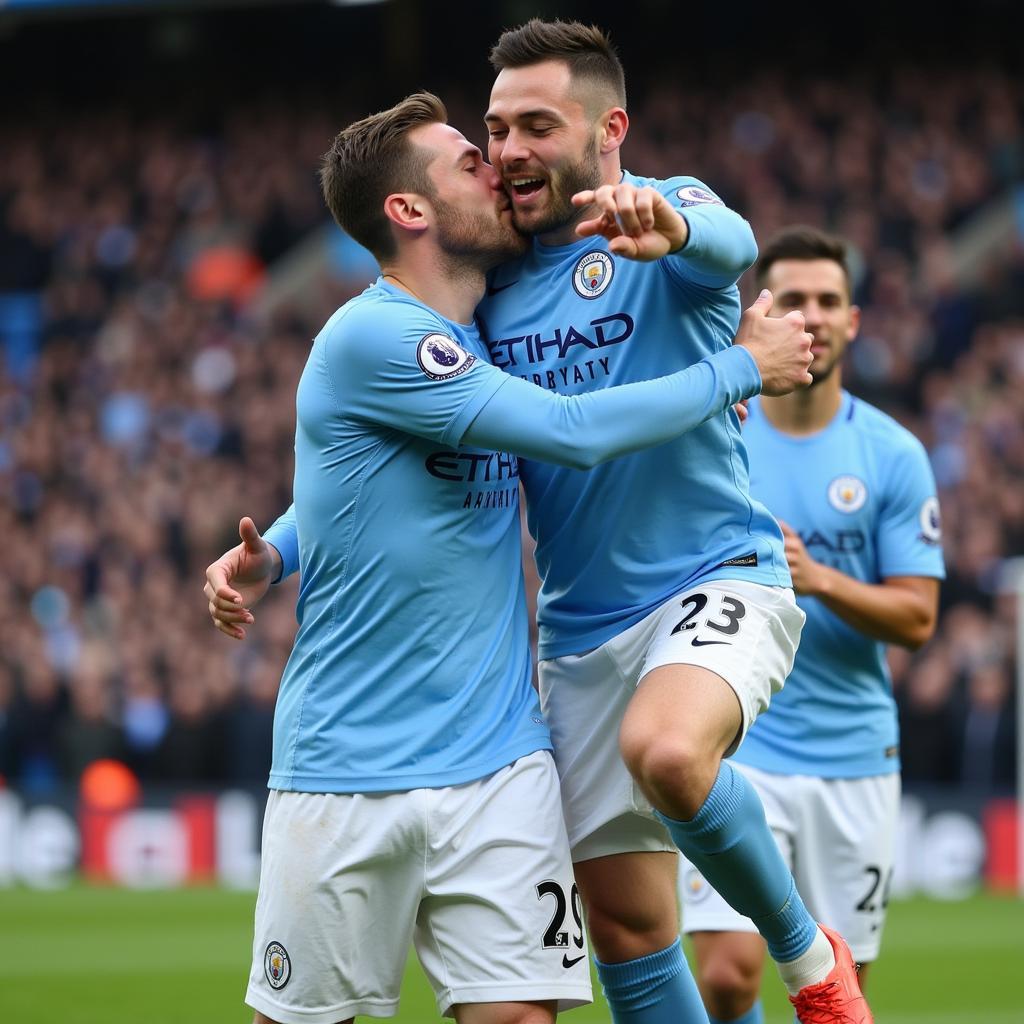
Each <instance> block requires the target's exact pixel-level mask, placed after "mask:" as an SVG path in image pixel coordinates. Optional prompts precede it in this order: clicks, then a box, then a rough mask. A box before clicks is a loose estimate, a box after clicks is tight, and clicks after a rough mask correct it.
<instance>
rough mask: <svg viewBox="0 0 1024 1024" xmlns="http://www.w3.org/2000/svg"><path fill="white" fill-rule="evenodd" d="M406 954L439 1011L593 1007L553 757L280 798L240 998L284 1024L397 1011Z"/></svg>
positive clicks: (270, 815) (271, 814)
mask: <svg viewBox="0 0 1024 1024" xmlns="http://www.w3.org/2000/svg"><path fill="white" fill-rule="evenodd" d="M410 943H412V944H413V945H414V946H415V949H416V952H417V955H418V956H419V959H420V963H421V964H422V965H423V969H424V971H425V972H426V974H427V977H428V978H429V980H430V984H431V985H432V987H433V989H434V993H435V995H436V997H437V1006H438V1012H439V1013H441V1014H444V1015H449V1016H450V1015H451V1009H452V1007H453V1006H454V1005H457V1004H463V1003H481V1002H506V1001H508V1002H538V1001H542V1000H557V1001H558V1004H559V1009H568V1008H570V1007H573V1006H580V1005H582V1004H584V1003H589V1002H590V1001H591V999H592V996H591V989H590V966H589V963H588V953H587V946H586V939H585V937H584V931H583V920H582V913H581V909H580V899H579V893H578V892H577V889H576V885H575V882H574V880H573V874H572V864H571V862H570V859H569V844H568V840H567V838H566V834H565V825H564V823H563V820H562V813H561V805H560V801H559V792H558V778H557V775H556V773H555V769H554V764H553V762H552V760H551V755H550V754H549V753H548V752H547V751H538V752H537V753H534V754H530V755H529V756H527V757H523V758H520V759H519V760H518V761H516V762H515V763H514V764H511V765H509V766H507V767H506V768H502V769H501V770H500V771H498V772H495V773H494V774H493V775H490V776H488V777H487V778H485V779H482V780H479V781H476V782H471V783H468V784H466V785H461V786H451V787H447V788H441V789H415V790H411V791H408V792H401V793H373V794H334V793H291V792H281V791H277V790H274V791H271V793H270V796H269V799H268V801H267V811H266V817H265V821H264V827H263V861H262V866H261V871H260V887H259V896H258V897H257V901H256V923H255V936H254V940H253V962H252V970H251V972H250V975H249V987H248V990H247V992H246V1002H247V1003H248V1004H249V1005H250V1006H251V1007H253V1008H254V1009H256V1010H259V1011H260V1013H263V1014H265V1015H266V1016H268V1017H270V1018H271V1019H273V1020H275V1021H280V1022H281V1024H335V1022H337V1021H341V1020H345V1019H347V1018H349V1017H353V1016H355V1015H357V1014H360V1015H366V1016H369V1017H389V1016H392V1015H393V1014H394V1013H395V1012H396V1010H397V1008H398V996H399V989H400V987H401V982H402V975H403V973H404V971H405V965H406V957H407V956H408V952H409V946H410Z"/></svg>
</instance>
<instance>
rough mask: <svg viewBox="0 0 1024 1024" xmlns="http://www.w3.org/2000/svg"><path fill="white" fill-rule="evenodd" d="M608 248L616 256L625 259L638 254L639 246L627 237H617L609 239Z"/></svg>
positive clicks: (633, 239) (634, 240)
mask: <svg viewBox="0 0 1024 1024" xmlns="http://www.w3.org/2000/svg"><path fill="white" fill-rule="evenodd" d="M605 237H607V236H605ZM608 248H609V249H610V250H611V251H612V252H613V253H615V255H616V256H625V257H626V258H627V259H630V258H632V257H635V256H637V255H639V253H640V246H639V245H638V244H637V241H636V239H635V238H630V237H629V235H617V236H616V237H615V238H612V239H609V241H608Z"/></svg>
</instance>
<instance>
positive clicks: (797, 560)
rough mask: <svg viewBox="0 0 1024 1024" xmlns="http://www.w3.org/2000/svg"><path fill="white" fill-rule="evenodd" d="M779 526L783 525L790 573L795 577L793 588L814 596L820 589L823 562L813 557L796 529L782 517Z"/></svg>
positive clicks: (798, 591)
mask: <svg viewBox="0 0 1024 1024" xmlns="http://www.w3.org/2000/svg"><path fill="white" fill-rule="evenodd" d="M779 526H781V527H782V536H783V539H784V541H785V545H786V561H787V562H788V563H789V574H790V576H792V577H793V589H794V590H795V591H796V592H797V593H798V594H805V595H808V596H810V597H813V596H815V595H816V594H817V593H818V592H819V590H820V588H819V586H818V582H817V581H818V575H819V573H820V570H821V563H820V562H816V561H815V560H814V559H813V558H811V556H810V555H809V554H808V552H807V548H806V546H805V545H804V542H803V541H802V540H801V539H800V534H799V533H797V532H796V530H794V529H793V528H792V527H791V526H790V525H789V524H788V523H784V522H782V520H781V519H780V520H779Z"/></svg>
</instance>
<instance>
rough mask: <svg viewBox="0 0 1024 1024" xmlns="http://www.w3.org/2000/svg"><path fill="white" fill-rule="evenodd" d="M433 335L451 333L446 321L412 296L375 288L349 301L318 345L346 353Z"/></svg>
mask: <svg viewBox="0 0 1024 1024" xmlns="http://www.w3.org/2000/svg"><path fill="white" fill-rule="evenodd" d="M431 332H438V333H448V325H447V322H446V321H445V319H444V318H443V317H442V316H441V315H440V314H439V313H436V312H434V310H432V309H430V307H429V306H424V305H423V303H421V302H418V301H417V300H415V299H414V298H412V297H411V296H407V295H405V294H403V293H399V292H394V291H391V290H388V289H386V288H383V287H381V286H380V285H371V286H370V287H369V288H367V289H365V290H364V291H363V292H361V293H360V294H359V295H357V296H355V297H354V298H352V299H349V301H348V302H346V303H345V305H343V306H342V307H341V308H340V309H338V310H337V311H336V312H335V313H334V314H333V315H332V316H331V317H330V319H329V320H328V321H327V323H326V324H324V326H323V328H322V329H321V331H320V334H319V335H318V336H317V340H318V341H322V342H323V343H324V344H325V345H328V346H330V347H332V348H334V347H341V348H344V349H348V348H351V347H353V346H355V347H360V346H363V345H366V344H373V345H377V346H379V345H381V344H384V345H386V344H387V343H388V342H389V341H395V342H398V341H401V340H402V339H406V338H409V337H411V336H415V337H421V336H422V335H424V334H428V333H431Z"/></svg>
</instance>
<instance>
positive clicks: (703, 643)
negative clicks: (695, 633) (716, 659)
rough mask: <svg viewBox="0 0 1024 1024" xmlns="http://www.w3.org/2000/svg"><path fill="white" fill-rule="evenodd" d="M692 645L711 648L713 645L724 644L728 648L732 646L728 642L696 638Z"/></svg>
mask: <svg viewBox="0 0 1024 1024" xmlns="http://www.w3.org/2000/svg"><path fill="white" fill-rule="evenodd" d="M690 643H691V644H692V645H693V646H694V647H711V646H712V645H713V644H723V645H724V646H726V647H731V646H732V644H731V643H730V642H729V641H728V640H698V639H697V638H696V637H694V638H693V639H692V640H691V641H690Z"/></svg>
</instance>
